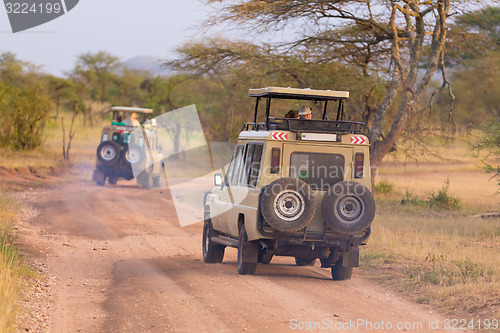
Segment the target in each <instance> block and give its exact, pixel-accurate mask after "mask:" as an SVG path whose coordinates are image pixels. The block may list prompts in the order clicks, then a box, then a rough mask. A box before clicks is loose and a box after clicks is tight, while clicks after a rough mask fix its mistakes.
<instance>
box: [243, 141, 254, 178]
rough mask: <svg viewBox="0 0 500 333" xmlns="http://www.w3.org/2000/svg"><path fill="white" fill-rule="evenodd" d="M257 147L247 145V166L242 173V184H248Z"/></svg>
mask: <svg viewBox="0 0 500 333" xmlns="http://www.w3.org/2000/svg"><path fill="white" fill-rule="evenodd" d="M254 148H255V145H251V144H250V145H247V146H246V152H245V165H244V167H243V172H242V173H241V178H240V184H242V185H244V184H248V174H249V173H250V167H251V164H252V155H253V149H254Z"/></svg>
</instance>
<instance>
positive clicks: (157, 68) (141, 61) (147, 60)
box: [123, 56, 169, 75]
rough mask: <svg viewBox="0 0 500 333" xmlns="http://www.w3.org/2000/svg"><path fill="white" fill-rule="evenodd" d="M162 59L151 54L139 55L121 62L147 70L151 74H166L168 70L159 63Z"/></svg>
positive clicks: (129, 66) (133, 67) (131, 67)
mask: <svg viewBox="0 0 500 333" xmlns="http://www.w3.org/2000/svg"><path fill="white" fill-rule="evenodd" d="M162 62H163V60H161V59H160V58H157V57H153V56H139V57H135V58H131V59H128V60H126V61H125V62H124V63H123V64H124V65H125V66H126V67H128V68H130V69H136V70H143V71H148V72H150V73H151V74H153V75H158V74H160V75H168V73H169V70H168V69H165V68H162V67H161V63H162Z"/></svg>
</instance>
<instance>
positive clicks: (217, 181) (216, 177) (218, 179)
mask: <svg viewBox="0 0 500 333" xmlns="http://www.w3.org/2000/svg"><path fill="white" fill-rule="evenodd" d="M214 184H215V186H222V173H216V174H215V175H214Z"/></svg>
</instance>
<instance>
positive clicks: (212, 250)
mask: <svg viewBox="0 0 500 333" xmlns="http://www.w3.org/2000/svg"><path fill="white" fill-rule="evenodd" d="M211 238H212V226H211V223H210V220H208V221H205V223H204V224H203V261H204V262H206V263H207V264H215V263H221V262H222V260H223V259H224V251H225V249H226V247H225V246H224V245H221V244H217V243H214V242H212V240H211Z"/></svg>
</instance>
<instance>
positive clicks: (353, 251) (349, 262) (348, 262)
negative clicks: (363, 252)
mask: <svg viewBox="0 0 500 333" xmlns="http://www.w3.org/2000/svg"><path fill="white" fill-rule="evenodd" d="M341 260H342V266H343V267H359V247H351V248H349V252H342V257H341Z"/></svg>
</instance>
